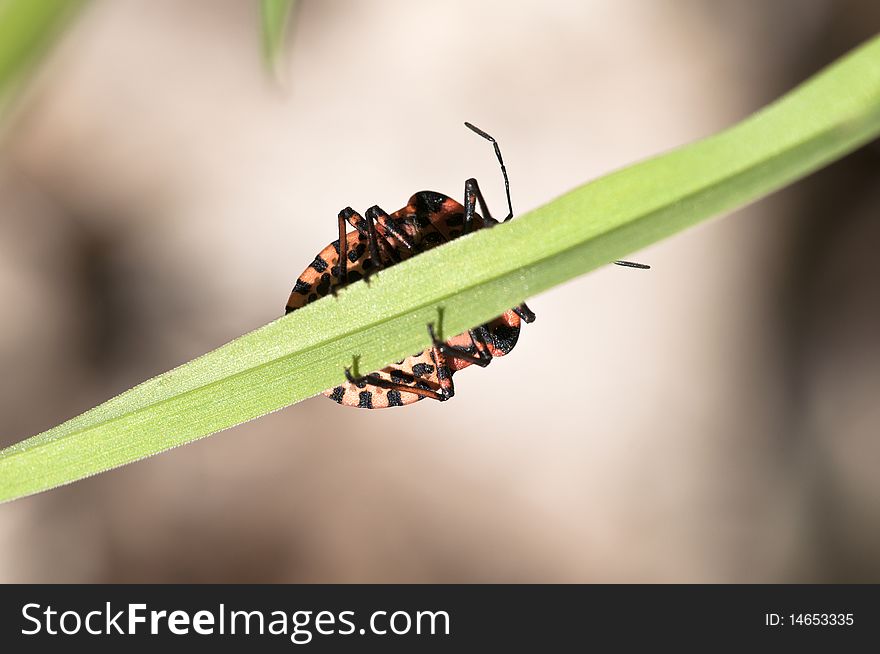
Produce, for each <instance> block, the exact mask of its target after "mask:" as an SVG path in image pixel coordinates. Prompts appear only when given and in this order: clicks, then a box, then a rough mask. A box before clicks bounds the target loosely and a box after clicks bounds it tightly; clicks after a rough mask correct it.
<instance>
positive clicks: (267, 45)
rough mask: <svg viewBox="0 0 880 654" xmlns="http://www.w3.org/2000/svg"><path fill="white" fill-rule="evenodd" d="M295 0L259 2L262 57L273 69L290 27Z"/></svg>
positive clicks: (264, 0) (263, 0)
mask: <svg viewBox="0 0 880 654" xmlns="http://www.w3.org/2000/svg"><path fill="white" fill-rule="evenodd" d="M295 4H296V1H295V0H261V1H260V14H261V18H262V26H263V55H264V56H265V58H266V62H267V63H268V64H269V66H270V67H271V68H273V69H275V68H276V67H277V65H278V60H279V58H280V57H281V52H282V51H283V49H284V43H285V39H286V36H287V32H288V29H289V27H290V16H291V14H292V13H293V8H294V5H295Z"/></svg>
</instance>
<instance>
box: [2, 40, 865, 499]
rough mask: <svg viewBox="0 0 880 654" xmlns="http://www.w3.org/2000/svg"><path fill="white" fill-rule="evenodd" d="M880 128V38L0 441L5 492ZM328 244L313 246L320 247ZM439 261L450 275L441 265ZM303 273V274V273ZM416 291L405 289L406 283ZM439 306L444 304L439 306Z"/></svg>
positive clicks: (629, 236)
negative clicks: (48, 424) (520, 207)
mask: <svg viewBox="0 0 880 654" xmlns="http://www.w3.org/2000/svg"><path fill="white" fill-rule="evenodd" d="M878 134H880V38H875V39H874V40H872V41H870V42H868V43H867V44H865V45H863V46H862V47H860V48H859V49H857V50H855V51H854V52H852V53H850V54H849V55H847V56H846V57H845V58H843V59H841V60H840V61H838V62H837V63H835V64H834V65H833V66H831V67H829V68H827V69H826V70H825V71H823V72H822V73H820V74H818V75H816V76H815V77H814V78H812V79H811V80H809V81H808V82H807V83H805V84H803V85H802V86H800V87H799V88H797V89H796V90H794V91H792V92H791V93H789V94H788V95H786V96H785V97H783V98H782V99H781V100H779V101H777V102H775V103H774V104H772V105H770V106H769V107H767V108H765V109H764V110H762V111H761V112H759V113H757V114H755V115H754V116H752V117H751V118H749V119H747V120H745V121H743V122H742V123H740V124H738V125H736V126H735V127H733V128H731V129H728V130H726V131H724V132H721V133H720V134H717V135H715V136H712V137H710V138H707V139H705V140H703V141H699V142H697V143H694V144H691V145H688V146H685V147H683V148H680V149H678V150H675V151H673V152H670V153H668V154H664V155H662V156H659V157H656V158H654V159H649V160H647V161H644V162H641V163H639V164H636V165H634V166H630V167H629V168H626V169H624V170H620V171H617V172H615V173H612V174H610V175H608V176H606V177H602V178H601V179H598V180H596V181H593V182H591V183H588V184H585V185H584V186H581V187H579V188H577V189H575V190H574V191H571V192H570V193H567V194H566V195H563V196H562V197H560V198H558V199H556V200H554V201H553V202H550V203H549V204H547V205H545V206H543V207H541V208H539V209H537V210H535V211H532V212H530V213H529V214H527V215H524V216H521V217H519V218H517V219H516V220H514V221H512V222H510V223H507V224H505V225H502V226H499V227H497V228H495V229H491V230H482V231H479V232H477V233H474V234H471V235H469V236H466V237H463V238H460V239H457V240H455V241H453V242H451V243H448V244H446V245H443V246H442V247H439V248H436V249H434V250H431V251H429V252H426V253H424V254H422V255H420V256H418V257H415V258H414V259H411V260H409V261H406V262H404V263H401V264H399V265H397V266H394V267H393V268H390V269H388V270H386V271H383V272H381V273H379V274H377V275H376V276H375V277H374V278H373V279H372V280H371V282H370V285H369V286H368V285H367V284H365V283H363V282H359V283H357V284H353V285H351V286H350V287H348V288H346V289H344V290H343V291H342V292H341V293H340V294H339V296H338V297H336V298H334V297H327V298H325V299H323V300H319V301H317V302H314V303H312V304H309V305H307V306H306V307H304V308H302V309H300V310H298V311H295V312H293V313H291V314H290V315H289V316H286V317H284V318H281V319H279V320H276V321H274V322H272V323H270V324H268V325H266V326H264V327H262V328H260V329H258V330H256V331H254V332H251V333H249V334H246V335H245V336H242V337H240V338H238V339H236V340H234V341H232V342H231V343H228V344H227V345H224V346H223V347H221V348H219V349H217V350H214V351H213V352H210V353H209V354H206V355H204V356H203V357H200V358H198V359H195V360H194V361H191V362H189V363H187V364H185V365H183V366H181V367H179V368H177V369H175V370H172V371H170V372H168V373H165V374H163V375H160V376H158V377H155V378H154V379H151V380H150V381H148V382H145V383H144V384H141V385H140V386H137V387H136V388H134V389H132V390H130V391H128V392H126V393H123V394H122V395H120V396H118V397H116V398H114V399H112V400H110V401H108V402H106V403H104V404H102V405H101V406H99V407H97V408H95V409H92V410H91V411H89V412H87V413H85V414H83V415H81V416H79V417H77V418H74V419H73V420H70V421H68V422H66V423H64V424H62V425H60V426H58V427H55V428H54V429H50V430H49V431H47V432H44V433H42V434H39V435H38V436H34V437H33V438H30V439H27V440H25V441H23V442H21V443H18V444H16V445H13V446H11V447H9V448H7V449H5V450H3V451H2V452H0V500H9V499H12V498H15V497H20V496H22V495H27V494H30V493H35V492H38V491H41V490H45V489H47V488H51V487H53V486H57V485H59V484H64V483H67V482H70V481H74V480H76V479H80V478H82V477H85V476H87V475H92V474H95V473H97V472H100V471H102V470H106V469H108V468H112V467H114V466H119V465H122V464H124V463H128V462H130V461H134V460H136V459H139V458H142V457H145V456H150V455H152V454H156V453H157V452H161V451H162V450H165V449H167V448H170V447H174V446H176V445H180V444H182V443H186V442H188V441H191V440H193V439H196V438H201V437H202V436H206V435H208V434H211V433H213V432H216V431H218V430H221V429H225V428H227V427H230V426H232V425H235V424H238V423H241V422H244V421H246V420H250V419H252V418H256V417H257V416H261V415H264V414H266V413H268V412H270V411H275V410H277V409H280V408H282V407H284V406H287V405H289V404H292V403H294V402H298V401H300V400H302V399H305V398H307V397H310V396H312V395H315V394H317V393H318V392H320V391H321V390H323V389H325V388H329V387H332V386H334V385H336V384H338V383H340V382H341V381H342V380H343V374H342V370H343V366H348V365H351V363H352V358H353V357H354V356H357V357H358V371H359V372H361V373H365V372H368V371H370V370H376V369H379V368H381V367H383V366H385V365H387V364H388V363H390V362H392V361H395V360H398V359H401V358H403V357H404V356H405V355H407V354H409V353H411V352H417V351H419V350H421V349H423V348H425V347H427V345H428V344H429V343H428V336H427V333H426V330H425V324H426V323H428V322H431V321H438V319H439V322H440V327H441V332H442V334H445V335H446V336H448V335H451V334H455V333H459V332H461V331H463V330H465V329H467V328H468V327H472V326H474V325H477V324H480V323H482V322H485V321H487V320H489V319H490V318H492V317H493V316H496V315H498V314H500V313H501V312H502V311H503V310H505V309H506V308H508V307H511V306H515V305H516V304H518V303H519V302H520V301H522V300H524V299H526V298H528V297H530V296H532V295H535V294H537V293H540V292H541V291H544V290H546V289H548V288H550V287H552V286H554V285H555V284H559V283H560V282H563V281H565V280H567V279H571V278H572V277H575V276H577V275H581V274H583V273H585V272H587V271H589V270H591V269H593V268H596V267H597V266H600V265H603V264H605V263H607V262H608V261H611V260H613V259H616V258H619V257H621V256H623V255H625V254H627V253H628V252H631V251H633V250H636V249H639V248H641V247H643V246H646V245H648V244H650V243H653V242H655V241H658V240H660V239H661V238H664V237H666V236H669V235H670V234H673V233H675V232H677V231H679V230H681V229H684V228H685V227H688V226H690V225H693V224H695V223H696V222H698V221H700V220H703V219H705V218H708V217H709V216H712V215H714V214H717V213H719V212H722V211H728V210H730V209H733V208H734V207H737V206H741V205H743V204H744V203H747V202H750V201H753V200H755V199H757V198H759V197H761V196H763V195H766V194H767V193H770V192H772V191H774V190H776V189H778V188H780V187H782V186H784V185H786V184H788V183H790V182H792V181H794V180H796V179H798V178H800V177H802V176H804V175H806V174H808V173H809V172H811V171H813V170H816V169H817V168H819V167H820V166H822V165H823V164H826V163H828V162H830V161H833V160H834V159H837V158H839V157H841V156H843V155H844V154H845V153H847V152H849V151H851V150H853V149H855V148H856V147H858V146H859V145H861V144H863V143H865V142H866V141H868V140H869V139H871V138H873V137H875V136H877V135H878ZM319 245H321V244H316V250H317V249H318V246H319ZM437 270H442V271H443V273H444V274H443V275H437V274H436V271H437ZM295 272H299V271H295ZM403 288H405V289H406V293H402V292H400V291H401V289H403ZM439 314H442V318H441V317H440V315H439Z"/></svg>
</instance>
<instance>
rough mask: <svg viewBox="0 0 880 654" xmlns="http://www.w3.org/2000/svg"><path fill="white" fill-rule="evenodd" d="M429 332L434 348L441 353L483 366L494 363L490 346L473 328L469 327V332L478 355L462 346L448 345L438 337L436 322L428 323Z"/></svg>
mask: <svg viewBox="0 0 880 654" xmlns="http://www.w3.org/2000/svg"><path fill="white" fill-rule="evenodd" d="M428 334H430V335H431V342H432V343H433V346H434V349H435V350H438V351H439V352H440V353H441V354H443V355H445V356H448V357H452V358H455V359H461V360H462V361H467V362H468V363H473V364H475V365H478V366H480V367H481V368H485V367H486V366H488V365H489V364H490V363H492V354H491V353H490V352H489V348H488V347H487V346H486V343H485V341H483V339H482V337H481V336H478V335H477V334H476V332H474V330H473V329H469V330H468V334H469V335H470V337H471V341H472V342H473V344H474V349H475V350H476V352H477V356H474V355H473V354H471V353H470V352H467V351H466V350H463V349H461V348H460V347H453V346H452V345H447V344H446V343H444V342H443V341H441V340H440V339H439V338H437V334H436V333H435V332H434V323H428Z"/></svg>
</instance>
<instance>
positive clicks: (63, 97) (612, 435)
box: [0, 0, 880, 582]
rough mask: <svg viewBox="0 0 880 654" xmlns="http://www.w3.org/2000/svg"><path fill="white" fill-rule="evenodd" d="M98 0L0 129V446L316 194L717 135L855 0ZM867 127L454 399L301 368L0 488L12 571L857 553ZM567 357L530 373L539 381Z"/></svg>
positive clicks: (383, 198) (228, 297)
mask: <svg viewBox="0 0 880 654" xmlns="http://www.w3.org/2000/svg"><path fill="white" fill-rule="evenodd" d="M257 25H258V21H257V15H256V3H255V2H254V3H251V2H239V1H233V0H223V1H221V2H218V1H213V0H211V1H209V0H198V1H194V2H187V3H181V2H172V1H170V0H162V1H147V0H114V1H113V2H109V1H106V0H105V1H103V2H95V3H94V4H93V5H92V6H91V7H90V8H89V9H88V10H87V11H86V12H85V14H84V15H83V16H82V17H81V19H80V20H78V21H77V23H76V24H75V25H74V27H73V28H72V29H71V31H70V32H69V33H68V34H67V35H66V37H65V39H64V41H63V42H62V43H61V44H60V46H59V47H58V48H57V49H56V50H55V51H54V53H53V55H52V57H51V59H50V61H49V62H48V65H47V66H46V67H45V68H44V69H43V70H42V71H41V74H40V76H39V78H38V79H37V80H36V82H35V83H34V85H33V86H32V87H31V89H30V91H29V93H28V95H27V97H26V98H25V99H24V101H23V103H22V105H21V107H20V110H19V112H18V115H17V117H16V120H15V122H14V123H13V124H12V125H10V126H8V127H7V133H6V134H5V135H4V141H3V145H2V152H0V301H2V306H3V311H2V315H0V370H2V372H3V374H2V376H0V445H7V444H10V443H12V442H14V441H16V440H19V439H21V438H23V437H25V436H28V435H31V434H34V433H37V432H39V431H42V430H44V429H47V428H49V427H51V426H53V425H55V424H57V423H58V422H60V421H62V420H64V419H66V418H69V417H71V416H73V415H74V414H76V413H79V412H81V411H83V410H85V409H87V408H90V407H92V406H94V405H95V404H97V403H99V402H101V401H103V400H104V399H106V398H108V397H109V396H111V395H113V394H115V393H118V392H121V391H122V390H125V389H126V388H128V387H130V386H132V385H134V384H136V383H137V382H139V381H142V380H143V379H145V378H147V377H150V376H152V375H154V374H157V373H159V372H162V371H164V370H166V369H168V368H171V367H173V366H175V365H177V364H179V363H182V362H184V361H186V360H187V359H189V358H192V357H194V356H197V355H199V354H201V353H203V352H205V351H207V350H209V349H212V348H214V347H216V346H219V345H221V344H222V343H224V342H226V341H228V340H230V339H232V338H234V337H235V336H237V335H239V334H241V333H243V332H245V331H247V330H250V329H253V328H255V327H257V326H259V325H261V324H263V323H265V322H267V321H269V320H272V319H274V318H275V317H277V316H278V314H279V313H280V312H281V310H282V307H283V304H284V301H285V299H286V297H287V294H288V292H289V290H290V287H291V284H292V282H293V280H294V279H295V277H296V275H297V274H298V273H299V272H300V271H301V270H302V268H304V267H305V265H306V264H307V263H308V262H309V261H310V260H311V259H312V257H313V256H314V254H315V252H317V251H318V250H319V249H320V248H321V247H322V246H323V245H325V244H326V243H327V242H329V241H330V240H332V239H333V238H334V229H335V216H336V213H337V212H338V210H339V209H340V208H342V207H344V206H346V205H349V204H350V205H351V206H353V207H355V208H358V209H360V210H363V209H366V208H367V207H368V206H370V205H372V204H376V203H378V204H379V205H381V206H382V207H384V208H385V209H387V210H389V211H391V210H394V209H397V208H398V207H399V206H402V205H403V204H404V202H405V201H406V199H407V198H408V197H409V195H410V194H411V193H412V192H414V191H416V190H420V189H423V188H430V189H434V190H438V191H442V192H445V193H448V194H451V195H454V196H457V195H459V194H461V191H462V188H463V182H464V180H465V179H466V178H467V177H469V176H476V177H478V178H479V179H480V180H481V182H482V185H483V187H484V189H486V190H487V196H488V199H489V201H490V203H492V204H493V205H496V206H501V205H502V203H503V193H502V188H501V183H500V178H499V174H498V171H497V169H496V164H495V161H494V158H493V157H492V154H491V150H490V149H489V148H488V147H487V146H486V144H485V143H484V142H482V141H481V140H480V139H477V138H475V137H473V135H472V134H470V133H469V132H467V131H466V130H465V129H464V128H463V127H462V126H461V123H462V121H463V120H470V121H472V122H474V123H476V124H477V125H480V126H481V127H483V128H484V129H486V130H488V131H490V132H491V133H492V134H494V135H495V136H497V137H498V138H499V140H500V142H501V145H502V148H503V150H504V154H505V159H506V161H507V163H508V167H509V169H510V174H511V182H512V186H513V198H514V205H515V209H516V210H517V211H518V212H524V211H526V210H528V209H530V208H533V207H535V206H538V205H539V204H541V203H543V202H545V201H547V200H549V199H551V198H552V197H554V196H556V195H558V194H560V193H562V192H564V191H566V190H568V189H569V188H571V187H573V186H575V185H577V184H579V183H582V182H583V181H585V180H587V179H590V178H593V177H596V176H598V175H601V174H602V173H604V172H607V171H609V170H611V169H614V168H617V167H620V166H624V165H626V164H628V163H630V162H632V161H635V160H638V159H641V158H644V157H648V156H650V155H652V154H655V153H658V152H661V151H664V150H667V149H670V148H673V147H675V146H677V145H679V144H682V143H685V142H688V141H691V140H694V139H697V138H700V137H702V136H704V135H707V134H710V133H712V132H714V131H716V130H718V129H721V128H723V127H725V126H726V125H728V124H730V123H732V122H734V121H736V120H738V119H740V118H742V117H744V116H746V115H747V114H749V113H750V112H752V111H753V110H755V109H757V108H759V107H760V106H762V105H763V104H765V103H766V102H768V101H770V100H772V99H773V98H774V97H776V96H778V95H779V94H781V93H782V92H784V91H786V90H788V89H789V88H791V87H792V86H794V85H795V84H796V83H798V82H799V81H801V80H803V79H804V78H805V77H807V76H808V75H810V74H811V73H813V72H815V71H816V70H818V69H819V68H820V67H821V66H823V65H824V64H825V63H828V62H830V61H831V60H832V59H833V58H835V57H836V56H838V55H840V54H842V53H843V52H845V51H846V50H847V49H849V48H851V47H853V46H855V45H856V44H857V43H859V42H860V41H862V40H864V39H865V38H867V37H869V36H870V35H871V34H872V33H874V32H876V31H877V30H878V27H880V9H878V6H877V4H876V3H873V2H869V1H868V0H848V1H845V2H831V1H830V0H828V1H824V0H814V1H802V0H785V1H779V2H773V3H765V2H761V1H759V0H749V1H747V2H739V1H734V0H728V1H726V2H714V1H711V2H710V1H708V0H707V1H696V0H688V1H678V2H672V1H664V2H660V1H657V2H638V1H627V2H610V1H609V2H599V1H591V2H576V1H571V2H546V3H529V4H526V3H514V4H513V5H511V3H507V2H503V1H501V0H499V1H493V2H480V3H472V2H464V1H457V2H444V3H439V2H438V3H427V2H423V3H412V2H404V1H403V0H398V1H390V0H388V1H382V2H376V1H374V2H310V1H308V0H305V1H303V2H302V3H301V7H300V11H299V12H298V15H297V20H296V24H295V29H294V31H293V34H292V39H293V41H292V46H291V48H290V50H291V51H290V53H289V55H290V56H289V66H288V67H287V70H286V71H285V74H284V78H283V79H284V82H285V88H284V89H283V90H282V89H279V88H278V87H277V86H275V85H273V83H272V81H271V79H270V78H269V76H268V75H267V74H266V73H265V71H264V69H263V68H262V66H261V61H260V47H259V39H258V30H257ZM878 173H880V149H878V146H877V144H876V143H875V144H872V145H871V146H868V147H867V148H865V149H864V150H862V151H860V152H859V153H856V154H855V155H853V156H851V157H849V158H847V159H846V160H844V161H843V162H841V163H839V164H837V165H835V166H833V167H831V168H830V169H828V170H826V171H823V172H822V173H820V174H817V175H814V176H813V177H811V178H809V179H808V180H806V181H805V182H802V183H799V184H797V185H796V186H794V187H793V188H791V189H788V190H786V191H784V192H782V193H780V194H777V195H776V196H774V197H772V198H770V199H768V200H765V201H763V202H761V203H759V204H757V205H754V206H752V207H750V208H748V209H745V210H742V211H739V212H737V213H736V215H734V216H732V217H730V218H727V219H724V220H721V221H714V222H712V223H709V224H707V225H705V226H703V227H700V228H697V229H694V230H691V231H689V232H686V233H684V234H682V235H680V236H677V237H675V238H672V239H669V240H668V241H666V242H664V243H661V244H658V245H656V246H655V247H652V248H650V249H648V250H646V251H644V252H639V253H637V254H633V255H632V256H631V258H634V259H637V260H641V261H646V262H649V263H651V264H652V265H653V270H652V271H651V272H649V273H644V274H642V273H637V272H633V271H629V270H619V269H613V268H607V269H603V270H601V271H598V272H596V273H594V274H591V275H588V276H585V277H582V278H580V279H577V280H575V281H572V282H570V283H568V284H565V285H563V286H561V287H558V288H556V289H554V290H553V291H551V292H548V293H545V294H543V295H541V296H538V297H536V298H533V299H532V300H531V301H530V305H531V307H532V308H533V309H534V310H535V311H536V313H537V314H538V321H537V322H536V323H535V324H534V325H531V326H529V327H528V328H527V329H526V330H525V333H524V335H523V337H522V340H521V342H520V345H519V347H518V348H517V350H516V352H515V354H514V355H513V356H511V357H509V358H505V359H504V360H500V361H497V362H495V363H493V365H492V366H490V368H488V369H487V370H485V371H468V372H464V373H462V374H461V375H460V376H458V377H456V383H457V390H458V394H457V395H456V397H455V399H454V400H453V401H452V402H449V403H447V404H444V405H440V404H438V403H430V402H422V403H419V404H418V405H416V406H413V407H408V408H406V409H401V410H389V411H374V412H366V411H358V410H352V409H345V408H339V407H337V406H335V405H334V404H332V403H331V402H329V401H327V400H326V399H324V398H315V399H312V400H309V401H306V402H303V403H301V404H299V405H296V406H294V407H291V408H288V409H286V410H284V411H281V412H279V413H275V414H273V415H271V416H268V417H266V418H263V419H261V420H257V421H255V422H252V423H249V424H247V425H244V426H241V427H238V428H235V429H232V430H229V431H227V432H224V433H222V434H219V435H216V436H214V437H212V438H208V439H205V440H203V441H200V442H198V443H195V444H192V445H189V446H186V447H183V448H180V449H177V450H174V451H172V452H168V453H165V454H162V455H160V456H157V457H155V458H152V459H150V460H147V461H143V462H140V463H137V464H134V465H131V466H127V467H124V468H122V469H119V470H115V471H113V472H110V473H106V474H103V475H100V476H98V477H95V478H92V479H88V480H85V481H82V482H79V483H77V484H74V485H72V486H68V487H65V488H62V489H58V490H54V491H51V492H49V493H44V494H41V495H39V496H36V497H32V498H28V499H25V500H21V501H17V502H14V503H11V504H6V505H0V581H4V582H13V581H44V582H46V581H106V582H117V581H294V582H297V581H305V582H312V581H333V582H341V581H348V582H361V581H380V582H383V581H404V582H410V581H423V582H453V581H498V582H506V581H529V582H531V581H554V582H556V581H624V582H630V581H650V582H654V581H659V582H709V581H721V582H747V581H748V582H776V581H875V582H876V581H880V554H878V552H880V476H878V475H877V473H876V468H877V462H878V461H880V439H878V435H880V403H878V402H877V399H878V397H880V338H878V334H880V294H878V292H877V288H878V280H880V263H878V256H877V252H878V246H880V222H878V218H880V216H878V208H880V184H878V183H877V180H878ZM557 388H558V389H561V391H562V392H556V390H555V389H557Z"/></svg>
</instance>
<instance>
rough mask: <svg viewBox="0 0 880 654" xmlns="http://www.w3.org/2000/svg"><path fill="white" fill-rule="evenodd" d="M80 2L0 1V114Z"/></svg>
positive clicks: (78, 6)
mask: <svg viewBox="0 0 880 654" xmlns="http://www.w3.org/2000/svg"><path fill="white" fill-rule="evenodd" d="M83 2H84V0H0V112H2V111H4V109H5V107H6V106H7V105H8V100H9V97H10V96H11V93H12V92H13V91H15V90H16V89H18V88H19V86H20V85H21V84H22V83H23V82H24V79H25V77H26V73H27V72H28V71H29V70H30V69H31V68H32V67H33V66H34V65H35V64H36V63H37V62H38V61H39V59H40V57H41V56H42V55H43V54H44V53H45V52H46V50H47V49H48V47H49V46H50V45H51V44H52V42H53V41H54V39H55V37H56V36H57V35H58V34H59V32H60V31H61V28H62V27H63V26H64V25H65V24H66V23H67V20H68V19H69V18H70V17H71V16H72V15H73V14H74V13H76V11H77V10H78V9H79V8H80V7H81V6H82V4H83Z"/></svg>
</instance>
